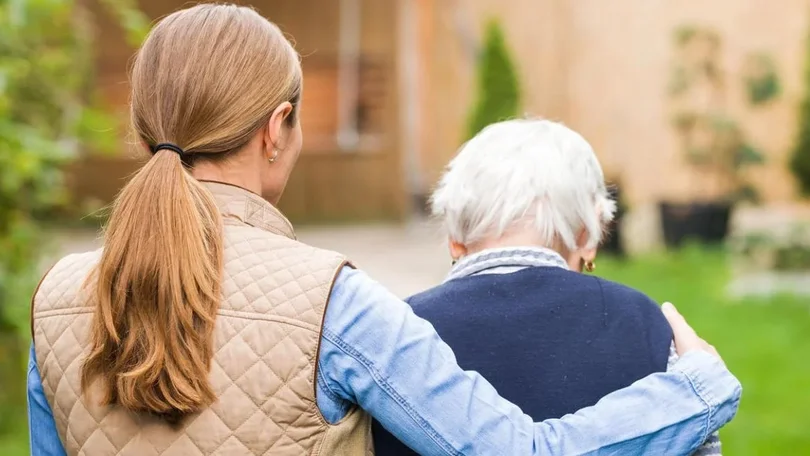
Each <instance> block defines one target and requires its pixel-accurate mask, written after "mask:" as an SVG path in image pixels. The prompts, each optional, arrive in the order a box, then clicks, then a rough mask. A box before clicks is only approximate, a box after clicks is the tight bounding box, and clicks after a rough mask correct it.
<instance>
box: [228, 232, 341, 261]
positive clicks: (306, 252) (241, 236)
mask: <svg viewBox="0 0 810 456" xmlns="http://www.w3.org/2000/svg"><path fill="white" fill-rule="evenodd" d="M224 244H225V263H226V269H227V268H228V266H227V265H228V264H229V263H230V264H232V265H233V264H237V265H239V266H240V267H243V266H245V265H247V264H249V263H262V264H264V265H268V267H269V265H277V266H278V267H279V268H284V269H290V268H301V267H303V268H305V269H308V270H309V271H312V269H313V268H314V269H331V270H332V271H331V272H332V273H336V269H337V268H339V267H340V266H341V265H343V264H344V263H346V262H347V259H346V256H345V255H343V254H341V253H339V252H334V251H331V250H326V249H321V248H318V247H314V246H311V245H309V244H306V243H303V242H301V241H299V240H297V239H290V238H288V237H285V236H283V235H279V234H275V233H271V232H269V231H265V230H263V229H260V228H256V227H252V226H249V225H226V226H225V230H224ZM302 272H304V273H306V271H303V270H302Z"/></svg>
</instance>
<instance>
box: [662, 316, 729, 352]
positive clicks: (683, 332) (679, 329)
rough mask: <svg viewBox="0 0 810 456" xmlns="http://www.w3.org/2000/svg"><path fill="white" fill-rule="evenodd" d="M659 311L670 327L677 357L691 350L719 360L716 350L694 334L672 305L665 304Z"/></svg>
mask: <svg viewBox="0 0 810 456" xmlns="http://www.w3.org/2000/svg"><path fill="white" fill-rule="evenodd" d="M661 310H662V311H663V312H664V316H665V317H666V319H667V321H668V322H669V325H670V326H672V335H673V338H674V339H675V350H676V351H677V352H678V356H683V355H684V354H686V353H687V352H690V351H692V350H703V351H705V352H707V353H709V354H711V355H714V356H715V357H717V358H720V354H719V353H718V352H717V350H716V349H715V348H714V347H713V346H711V345H709V344H708V343H706V341H705V340H703V339H701V338H700V337H699V336H698V335H697V333H695V330H694V329H692V327H691V326H689V323H687V322H686V319H684V318H683V316H682V315H681V314H680V313H679V312H678V310H677V309H676V308H675V306H673V305H672V303H669V302H665V303H664V304H663V305H662V306H661ZM720 359H721V360H722V358H720Z"/></svg>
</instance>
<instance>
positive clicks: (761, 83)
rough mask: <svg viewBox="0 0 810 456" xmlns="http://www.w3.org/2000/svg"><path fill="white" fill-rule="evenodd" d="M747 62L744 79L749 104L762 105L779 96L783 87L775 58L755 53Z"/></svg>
mask: <svg viewBox="0 0 810 456" xmlns="http://www.w3.org/2000/svg"><path fill="white" fill-rule="evenodd" d="M746 60H747V63H746V69H745V76H744V79H745V88H746V91H747V92H748V102H749V103H751V104H752V105H760V104H764V103H767V102H768V101H770V100H772V99H774V98H776V97H777V96H779V93H780V92H781V90H782V87H781V85H780V82H779V77H778V76H777V74H776V64H775V63H774V61H773V58H771V56H770V55H768V54H765V53H753V54H750V55H749V56H748V57H747V58H746Z"/></svg>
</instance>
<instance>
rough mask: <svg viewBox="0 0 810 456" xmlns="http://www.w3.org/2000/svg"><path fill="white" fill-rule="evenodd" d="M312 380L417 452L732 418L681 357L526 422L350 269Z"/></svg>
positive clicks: (620, 444)
mask: <svg viewBox="0 0 810 456" xmlns="http://www.w3.org/2000/svg"><path fill="white" fill-rule="evenodd" d="M34 359H35V358H34V353H33V350H32V354H31V361H30V362H29V370H28V397H29V423H30V430H31V448H32V455H33V456H50V455H63V454H65V452H64V449H63V447H62V444H61V443H60V440H59V436H58V434H57V431H56V426H55V424H54V418H53V414H52V412H51V409H50V407H49V405H48V402H47V401H46V400H45V396H44V392H43V388H42V381H41V379H40V375H39V372H38V370H37V366H36V362H35V360H34ZM317 381H318V385H317V387H318V389H317V402H318V407H319V408H320V410H321V411H322V412H323V415H324V416H325V417H326V418H327V420H329V421H330V422H333V423H334V422H336V421H338V420H340V419H341V418H342V417H343V416H345V414H346V413H347V411H348V410H349V409H351V408H352V407H354V406H359V407H361V408H363V409H364V410H366V411H367V412H368V413H369V414H371V415H372V416H373V417H374V418H375V419H377V420H378V421H379V422H380V423H382V425H383V426H385V427H386V428H387V429H388V430H389V431H390V432H391V433H393V434H394V435H395V436H396V437H397V438H399V439H400V440H402V441H403V442H404V443H406V444H407V445H408V446H410V447H411V448H413V449H414V450H415V451H417V452H419V453H420V454H426V455H462V454H466V455H510V456H514V455H574V454H576V455H590V454H594V455H607V454H611V455H613V454H667V455H670V454H671V455H676V454H688V453H690V452H691V451H693V450H695V449H696V448H697V447H698V446H699V445H700V444H701V443H702V442H704V441H705V440H706V438H707V437H708V436H709V434H711V433H712V432H714V431H716V430H717V429H718V428H720V427H721V426H722V425H724V424H725V423H727V422H728V421H730V420H731V419H732V418H733V417H734V415H735V413H736V411H737V407H738V405H739V399H740V394H741V387H740V384H739V382H738V381H737V379H736V378H735V377H734V376H733V375H731V373H730V372H729V371H728V370H727V369H726V368H725V367H724V366H723V364H722V362H720V361H719V360H717V359H716V358H714V357H712V356H711V355H709V354H708V353H704V352H692V353H688V354H686V355H685V356H683V357H682V358H681V359H680V360H679V361H678V362H677V363H676V364H675V365H674V366H673V368H672V369H671V370H670V371H669V372H666V373H660V374H654V375H651V376H649V377H647V378H644V379H642V380H639V381H638V382H636V383H634V384H633V385H631V386H630V387H628V388H625V389H623V390H620V391H616V392H614V393H612V394H610V395H608V396H606V397H605V398H603V399H602V400H601V401H599V403H597V404H596V405H595V406H593V407H588V408H585V409H583V410H580V411H579V412H577V413H576V414H572V415H567V416H565V417H563V418H561V419H554V420H547V421H544V422H542V423H533V422H532V419H531V418H530V417H529V416H527V415H525V414H524V413H523V412H521V410H520V408H518V407H517V406H515V405H513V404H512V403H510V402H507V401H506V400H504V399H503V398H501V397H500V396H499V395H498V393H497V392H496V391H495V389H494V388H493V387H492V386H491V385H490V384H489V383H488V382H487V381H486V380H485V379H484V378H482V377H481V376H480V375H478V374H477V373H475V372H464V371H462V370H461V369H460V368H459V367H458V365H457V363H456V361H455V357H454V355H453V352H452V351H451V350H450V347H448V346H447V345H446V344H445V343H444V342H442V340H441V339H440V338H439V336H438V335H437V334H436V332H435V330H434V329H433V327H432V326H431V325H430V323H428V322H426V321H424V320H422V319H420V318H418V317H416V316H415V315H414V314H413V312H412V311H411V308H410V307H409V306H408V305H407V304H405V303H404V302H403V301H401V300H400V299H399V298H397V297H396V296H394V295H393V294H391V293H390V292H389V291H388V290H387V289H385V288H384V287H383V286H381V285H380V284H378V283H376V282H374V281H373V280H372V279H370V278H369V277H368V276H367V275H366V274H364V273H363V272H362V271H359V270H354V269H350V268H344V269H343V270H342V271H341V273H340V274H339V276H338V278H337V280H336V282H335V286H334V288H333V290H332V294H331V295H330V300H329V306H328V309H327V312H326V317H325V322H324V326H323V335H322V340H321V351H320V361H319V364H318V379H317Z"/></svg>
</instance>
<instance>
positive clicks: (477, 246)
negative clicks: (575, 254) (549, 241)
mask: <svg viewBox="0 0 810 456" xmlns="http://www.w3.org/2000/svg"><path fill="white" fill-rule="evenodd" d="M555 244H556V243H555ZM510 247H536V248H544V249H551V250H553V251H555V252H557V253H559V254H560V255H561V256H562V257H563V258H565V257H566V256H567V255H568V251H567V249H565V248H560V246H558V245H546V244H545V243H543V242H541V241H540V240H539V239H538V236H537V235H535V234H533V233H528V232H516V233H507V234H504V235H503V236H501V237H499V238H496V239H484V240H481V241H479V242H476V243H474V244H470V245H468V246H467V255H472V254H474V253H478V252H481V251H484V250H489V249H503V248H510Z"/></svg>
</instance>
